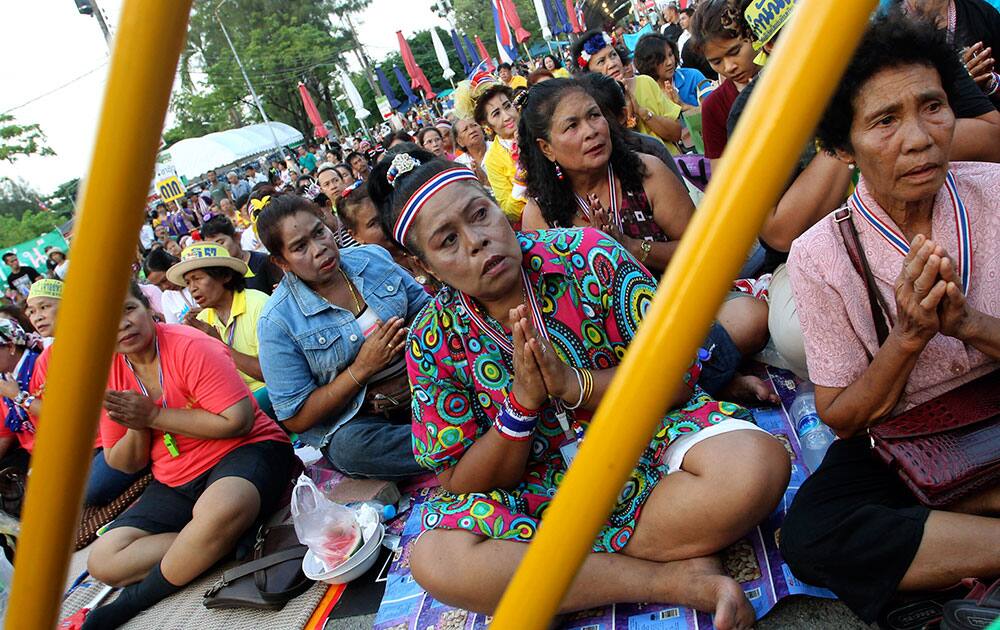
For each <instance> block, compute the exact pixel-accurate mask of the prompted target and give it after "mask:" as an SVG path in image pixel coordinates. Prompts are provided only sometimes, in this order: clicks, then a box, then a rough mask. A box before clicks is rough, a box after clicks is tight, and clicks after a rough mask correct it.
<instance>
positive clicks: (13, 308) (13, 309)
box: [0, 303, 38, 333]
mask: <svg viewBox="0 0 1000 630" xmlns="http://www.w3.org/2000/svg"><path fill="white" fill-rule="evenodd" d="M0 315H8V316H10V317H11V318H12V319H14V320H15V321H16V322H17V323H18V324H20V325H21V328H23V329H24V332H28V333H33V332H38V331H37V330H35V327H34V325H32V323H31V320H30V319H28V316H27V315H26V314H25V313H24V311H22V310H21V309H20V307H18V306H17V305H16V304H11V303H5V304H0Z"/></svg>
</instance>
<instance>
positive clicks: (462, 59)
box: [451, 30, 472, 74]
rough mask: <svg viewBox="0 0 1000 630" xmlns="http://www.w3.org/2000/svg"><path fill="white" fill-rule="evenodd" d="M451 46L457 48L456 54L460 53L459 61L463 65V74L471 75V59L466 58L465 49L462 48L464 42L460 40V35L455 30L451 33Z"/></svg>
mask: <svg viewBox="0 0 1000 630" xmlns="http://www.w3.org/2000/svg"><path fill="white" fill-rule="evenodd" d="M451 44H452V46H454V47H455V52H457V53H458V61H459V63H461V64H462V72H464V73H465V74H469V72H470V71H471V70H472V66H470V65H469V58H468V57H466V56H465V48H463V47H462V40H460V39H459V38H458V33H456V32H455V31H454V30H452V31H451Z"/></svg>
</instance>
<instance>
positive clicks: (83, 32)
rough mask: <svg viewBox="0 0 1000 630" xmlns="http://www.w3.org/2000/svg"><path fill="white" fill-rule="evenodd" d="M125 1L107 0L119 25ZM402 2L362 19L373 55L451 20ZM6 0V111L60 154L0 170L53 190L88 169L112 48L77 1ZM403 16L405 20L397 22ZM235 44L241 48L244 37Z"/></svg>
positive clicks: (376, 5) (411, 0)
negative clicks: (33, 127) (33, 126)
mask: <svg viewBox="0 0 1000 630" xmlns="http://www.w3.org/2000/svg"><path fill="white" fill-rule="evenodd" d="M122 1H123V0H99V2H100V5H101V8H102V9H103V10H104V13H105V14H106V15H107V16H108V20H109V22H110V24H111V26H112V31H113V30H114V26H115V24H117V21H118V14H119V12H120V10H121V5H122ZM234 1H235V2H239V0H234ZM285 1H294V0H285ZM401 2H402V0H373V2H372V4H371V6H370V7H369V8H368V10H367V11H366V12H365V13H364V14H362V15H361V16H360V18H359V19H357V20H356V26H357V27H358V31H359V35H360V39H361V41H362V42H364V44H365V46H366V47H367V49H368V54H369V55H370V56H371V57H372V58H373V59H381V58H382V57H383V56H385V55H386V54H388V53H389V52H392V51H394V50H397V49H398V46H397V43H396V30H397V29H401V30H402V31H403V34H404V35H407V36H409V35H411V34H412V33H414V32H415V31H418V30H422V29H426V28H428V27H429V26H431V25H435V26H439V27H442V28H444V27H445V26H446V24H445V22H444V21H443V20H441V19H440V18H438V17H437V16H435V15H434V14H433V13H432V12H431V10H430V5H431V4H432V2H433V0H405V5H406V8H407V10H406V12H405V17H404V15H403V13H402V12H400V11H399V10H398V9H399V6H400V4H401ZM2 5H3V8H2V9H0V17H2V18H3V21H4V23H6V24H7V28H6V29H5V35H4V48H5V50H6V51H7V55H6V59H7V62H6V63H5V64H4V89H3V90H2V91H0V112H7V111H8V110H10V109H11V108H16V109H14V110H13V111H10V112H9V113H10V114H12V115H13V116H15V117H16V119H17V121H18V122H22V123H39V124H40V125H41V126H42V131H44V132H45V134H46V136H48V144H49V146H51V147H52V148H53V149H54V150H55V151H56V153H57V155H56V156H54V157H44V158H43V157H31V158H24V159H21V160H18V162H17V163H16V164H14V165H10V164H8V163H6V162H0V176H6V177H12V178H22V179H24V180H26V181H27V182H28V183H29V184H31V185H32V186H34V187H35V188H37V189H38V190H39V191H40V192H42V193H43V194H47V193H50V192H52V190H53V189H54V188H55V187H56V186H57V185H59V184H61V183H62V182H64V181H66V180H69V179H72V178H74V177H79V176H82V175H83V174H84V172H85V170H86V169H87V166H88V164H89V161H90V152H91V149H92V147H93V139H94V133H95V129H96V126H97V117H98V114H99V112H100V106H101V99H102V98H103V93H104V84H105V81H106V79H107V71H108V65H107V62H108V57H109V55H108V50H107V47H106V45H105V43H104V38H103V36H102V35H101V31H100V29H99V28H98V26H97V21H96V20H95V19H94V18H93V17H90V16H85V15H80V14H79V13H78V12H77V10H76V5H75V3H74V2H73V0H30V1H21V0H2ZM395 19H398V20H399V22H398V23H393V20H395ZM439 34H440V35H442V36H443V35H444V34H445V32H444V31H441V32H439ZM234 43H235V44H236V47H237V50H239V41H238V40H236V41H234ZM425 70H426V71H428V72H429V71H430V69H426V68H425ZM67 84H68V85H67ZM29 101H31V102H30V103H29ZM22 105H23V106H22ZM168 116H169V114H168ZM254 122H258V121H256V120H255V121H254ZM167 126H168V127H169V126H170V124H169V119H168V124H167Z"/></svg>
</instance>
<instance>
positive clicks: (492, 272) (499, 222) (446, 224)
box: [409, 182, 521, 300]
mask: <svg viewBox="0 0 1000 630" xmlns="http://www.w3.org/2000/svg"><path fill="white" fill-rule="evenodd" d="M409 239H410V242H411V243H412V244H413V245H415V246H416V248H417V249H418V250H420V252H421V253H422V255H423V256H422V260H423V262H424V263H425V264H426V265H427V267H428V269H429V270H430V271H431V273H433V274H434V276H435V277H437V278H438V279H439V280H441V281H442V282H444V283H446V284H448V285H450V286H452V287H453V288H455V289H458V290H459V291H462V292H463V293H465V294H466V295H470V296H472V297H474V298H479V299H484V300H491V299H493V300H495V299H497V298H500V297H503V296H504V295H506V294H507V293H508V292H509V291H510V290H511V287H512V286H514V285H515V283H517V282H518V281H519V278H520V273H521V247H520V245H518V242H517V237H516V236H515V235H514V230H513V229H512V228H511V227H510V223H509V222H508V221H507V218H506V217H504V215H503V212H501V211H500V208H499V207H497V205H496V203H495V202H494V201H493V200H491V199H490V198H489V197H488V196H487V195H486V193H484V192H483V190H482V188H481V187H480V186H478V185H476V184H472V183H470V182H458V183H455V184H452V185H450V186H446V187H445V188H444V189H442V190H441V191H440V192H438V193H437V194H436V195H434V196H433V197H431V199H429V200H428V201H427V203H426V205H425V206H424V209H423V211H422V212H421V213H420V214H419V215H418V216H417V218H416V220H415V221H414V223H413V227H412V229H411V231H410V235H409Z"/></svg>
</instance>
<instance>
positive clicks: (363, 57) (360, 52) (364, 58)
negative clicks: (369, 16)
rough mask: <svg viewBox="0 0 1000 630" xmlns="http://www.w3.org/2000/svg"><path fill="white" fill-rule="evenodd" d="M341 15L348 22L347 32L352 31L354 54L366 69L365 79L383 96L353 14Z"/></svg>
mask: <svg viewBox="0 0 1000 630" xmlns="http://www.w3.org/2000/svg"><path fill="white" fill-rule="evenodd" d="M339 17H341V18H343V20H344V22H346V23H347V32H348V33H350V35H351V41H352V42H353V43H354V54H355V55H356V56H357V58H358V62H359V63H360V64H361V68H362V69H363V70H364V72H363V74H364V75H365V80H366V81H368V87H370V88H371V89H372V92H374V93H375V96H376V97H378V98H382V97H383V96H385V95H384V94H382V90H381V88H379V85H378V84H377V83H376V82H375V80H374V79H372V75H373V74H375V73H374V72H373V71H372V64H371V60H369V59H368V55H367V54H366V53H365V48H364V46H362V45H361V41H360V40H359V39H358V33H357V31H356V30H355V28H354V22H352V21H351V14H350V13H348V12H346V11H345V12H344V13H343V15H340V16H339Z"/></svg>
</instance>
